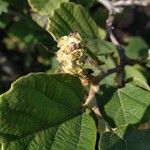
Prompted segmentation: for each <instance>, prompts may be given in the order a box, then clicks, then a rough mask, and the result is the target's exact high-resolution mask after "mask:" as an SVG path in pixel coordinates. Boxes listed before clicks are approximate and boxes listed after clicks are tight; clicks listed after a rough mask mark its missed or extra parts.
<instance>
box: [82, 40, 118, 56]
mask: <svg viewBox="0 0 150 150" xmlns="http://www.w3.org/2000/svg"><path fill="white" fill-rule="evenodd" d="M85 44H86V47H87V48H88V49H89V50H90V51H92V52H93V53H94V54H96V55H97V56H99V55H106V54H111V53H114V52H116V51H117V50H116V47H115V45H113V44H112V43H111V42H107V41H104V40H102V39H100V38H99V39H87V41H85Z"/></svg>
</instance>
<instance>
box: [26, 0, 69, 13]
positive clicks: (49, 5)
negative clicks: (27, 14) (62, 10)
mask: <svg viewBox="0 0 150 150" xmlns="http://www.w3.org/2000/svg"><path fill="white" fill-rule="evenodd" d="M68 1H69V0H42V1H41V0H28V3H29V5H30V6H31V8H32V10H33V11H34V12H38V13H39V14H41V15H52V14H53V11H54V10H55V9H57V8H58V7H59V6H60V3H62V2H68Z"/></svg>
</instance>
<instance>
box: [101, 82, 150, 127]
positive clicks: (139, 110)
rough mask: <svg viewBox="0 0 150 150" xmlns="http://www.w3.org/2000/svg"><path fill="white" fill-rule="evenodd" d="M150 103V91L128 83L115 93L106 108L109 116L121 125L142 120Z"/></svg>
mask: <svg viewBox="0 0 150 150" xmlns="http://www.w3.org/2000/svg"><path fill="white" fill-rule="evenodd" d="M149 105H150V92H149V91H147V90H144V89H142V88H139V87H136V86H135V85H132V84H127V85H126V86H125V87H124V88H121V89H118V90H117V91H116V92H114V93H113V95H112V97H110V100H109V101H108V102H107V104H106V105H105V106H104V109H105V112H106V114H107V115H108V117H109V118H111V119H112V120H114V121H115V123H116V125H117V126H120V125H124V124H134V123H138V122H140V121H141V120H142V118H143V117H144V115H145V113H146V111H147V110H148V109H149V108H148V107H149Z"/></svg>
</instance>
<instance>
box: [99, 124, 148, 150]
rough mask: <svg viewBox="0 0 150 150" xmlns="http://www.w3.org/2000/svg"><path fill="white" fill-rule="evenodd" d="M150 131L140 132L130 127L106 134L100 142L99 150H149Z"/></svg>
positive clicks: (123, 127)
mask: <svg viewBox="0 0 150 150" xmlns="http://www.w3.org/2000/svg"><path fill="white" fill-rule="evenodd" d="M149 141H150V130H138V129H135V128H133V127H129V126H122V127H119V128H118V129H117V130H115V131H114V132H106V133H104V134H103V135H102V137H101V139H100V141H99V150H120V149H121V150H133V149H134V150H149V149H150V142H149Z"/></svg>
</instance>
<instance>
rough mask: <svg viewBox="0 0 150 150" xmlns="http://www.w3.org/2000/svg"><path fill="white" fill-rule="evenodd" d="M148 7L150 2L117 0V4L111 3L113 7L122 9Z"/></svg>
mask: <svg viewBox="0 0 150 150" xmlns="http://www.w3.org/2000/svg"><path fill="white" fill-rule="evenodd" d="M133 5H137V6H148V5H150V0H119V1H117V2H113V6H114V7H122V6H133Z"/></svg>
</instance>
